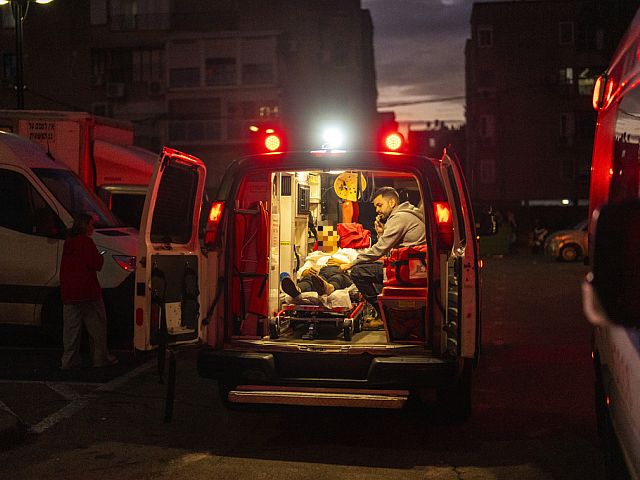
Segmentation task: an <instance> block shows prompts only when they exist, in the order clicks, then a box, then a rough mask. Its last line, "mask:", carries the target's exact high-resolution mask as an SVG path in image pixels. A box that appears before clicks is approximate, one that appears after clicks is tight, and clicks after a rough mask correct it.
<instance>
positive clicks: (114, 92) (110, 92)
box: [107, 82, 124, 98]
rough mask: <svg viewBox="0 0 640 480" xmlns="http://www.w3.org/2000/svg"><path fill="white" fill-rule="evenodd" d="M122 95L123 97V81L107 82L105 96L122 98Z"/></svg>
mask: <svg viewBox="0 0 640 480" xmlns="http://www.w3.org/2000/svg"><path fill="white" fill-rule="evenodd" d="M122 97H124V83H122V82H110V83H107V98H122Z"/></svg>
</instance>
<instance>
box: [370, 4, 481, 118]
mask: <svg viewBox="0 0 640 480" xmlns="http://www.w3.org/2000/svg"><path fill="white" fill-rule="evenodd" d="M472 5H473V1H471V0H391V1H390V0H362V7H363V8H366V9H369V10H370V12H371V16H372V19H373V26H374V47H375V56H376V73H377V78H378V90H379V93H380V95H379V97H380V98H379V100H380V101H385V102H388V101H391V100H406V99H415V98H416V97H421V98H426V97H450V96H456V95H463V94H464V47H465V42H466V39H467V38H468V37H469V35H470V32H469V29H470V27H469V21H470V16H471V7H472ZM392 97H393V98H392ZM461 103H462V101H460V104H461ZM458 110H460V111H461V109H460V108H458ZM403 111H406V110H403Z"/></svg>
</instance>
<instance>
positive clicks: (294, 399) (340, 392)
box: [228, 385, 409, 409]
mask: <svg viewBox="0 0 640 480" xmlns="http://www.w3.org/2000/svg"><path fill="white" fill-rule="evenodd" d="M408 397H409V392H408V391H407V390H364V389H353V390H347V389H330V388H304V387H303V388H291V387H278V386H264V385H260V386H258V385H242V386H239V387H237V389H236V390H231V391H230V392H229V396H228V400H229V402H231V403H244V404H269V405H298V406H307V407H313V406H315V407H354V408H387V409H400V408H402V407H403V406H404V404H405V402H406V401H407V398H408Z"/></svg>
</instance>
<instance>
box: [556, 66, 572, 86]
mask: <svg viewBox="0 0 640 480" xmlns="http://www.w3.org/2000/svg"><path fill="white" fill-rule="evenodd" d="M558 83H559V84H560V85H573V68H571V67H564V68H561V69H560V70H559V71H558Z"/></svg>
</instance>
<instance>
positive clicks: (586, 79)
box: [578, 68, 597, 96]
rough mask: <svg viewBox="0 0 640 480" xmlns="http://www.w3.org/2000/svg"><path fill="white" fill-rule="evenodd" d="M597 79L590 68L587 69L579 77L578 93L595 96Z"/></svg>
mask: <svg viewBox="0 0 640 480" xmlns="http://www.w3.org/2000/svg"><path fill="white" fill-rule="evenodd" d="M596 77H597V75H595V74H594V73H593V71H592V70H591V69H590V68H585V69H584V70H582V72H580V75H578V93H579V94H580V95H587V96H591V95H593V87H594V85H595V84H596Z"/></svg>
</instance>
